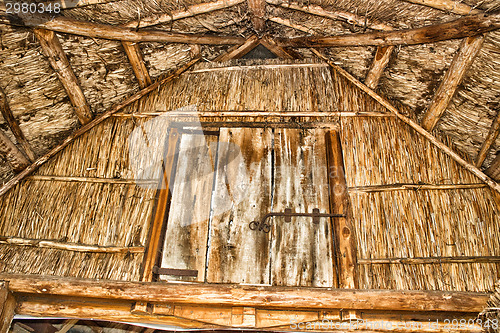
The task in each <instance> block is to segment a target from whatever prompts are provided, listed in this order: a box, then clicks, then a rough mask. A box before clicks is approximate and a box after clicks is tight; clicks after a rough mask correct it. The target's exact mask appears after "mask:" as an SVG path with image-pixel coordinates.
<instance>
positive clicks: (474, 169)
mask: <svg viewBox="0 0 500 333" xmlns="http://www.w3.org/2000/svg"><path fill="white" fill-rule="evenodd" d="M311 52H313V53H314V54H316V55H317V56H318V57H320V58H321V59H323V60H325V61H326V62H327V63H328V64H329V65H330V66H331V67H332V68H333V69H334V70H336V71H337V72H338V73H339V74H340V75H342V76H344V77H345V78H346V79H348V80H349V81H350V82H352V83H353V84H354V85H355V86H356V87H358V88H360V89H361V90H363V91H364V92H365V93H367V94H368V95H369V96H371V97H372V98H373V99H375V100H376V101H377V102H379V103H380V104H381V105H382V106H384V107H385V108H387V109H388V110H389V111H391V112H392V113H394V114H395V115H396V117H398V118H399V119H400V120H402V121H403V122H404V123H406V124H407V125H408V126H410V127H412V128H413V129H414V130H415V131H417V132H418V133H420V134H421V135H422V136H424V137H425V138H426V139H427V140H429V141H430V142H431V143H432V144H433V145H434V146H436V147H437V148H438V149H440V150H441V151H443V152H444V153H445V154H447V155H448V156H450V157H451V158H452V159H453V160H455V161H456V162H457V163H458V164H460V165H461V166H463V167H464V168H465V169H467V170H468V171H469V172H471V173H472V174H474V175H475V176H476V177H478V178H479V179H481V180H482V181H483V182H485V183H486V184H488V186H489V187H491V188H492V189H493V190H495V191H497V192H498V193H500V184H498V183H497V182H495V181H494V180H492V179H491V178H490V177H488V176H487V175H486V174H484V173H483V172H482V171H481V170H479V169H478V168H477V167H476V166H474V165H472V164H471V163H469V162H467V161H466V160H464V159H463V158H462V157H461V156H460V155H458V154H457V153H455V152H454V151H453V149H451V148H450V147H448V146H447V145H445V144H444V143H442V142H441V141H439V140H438V139H437V138H436V137H435V136H434V135H432V134H431V133H429V132H428V131H426V130H425V129H424V128H422V126H420V125H419V124H417V123H416V122H415V121H413V120H412V119H410V118H408V117H407V116H405V115H403V114H402V113H401V112H400V111H399V110H398V109H397V108H396V107H394V106H393V105H392V104H391V103H390V102H389V101H388V100H387V99H385V98H384V97H382V96H380V95H379V94H377V93H376V92H375V91H373V90H372V89H370V88H368V87H367V86H366V85H365V84H364V83H362V82H360V81H359V80H358V79H356V78H355V77H354V76H352V75H351V74H349V73H348V72H347V71H345V70H343V69H342V68H341V67H339V66H337V65H335V64H334V63H333V62H331V61H330V60H328V58H327V57H325V56H324V55H322V54H321V53H320V52H319V51H317V50H315V49H311Z"/></svg>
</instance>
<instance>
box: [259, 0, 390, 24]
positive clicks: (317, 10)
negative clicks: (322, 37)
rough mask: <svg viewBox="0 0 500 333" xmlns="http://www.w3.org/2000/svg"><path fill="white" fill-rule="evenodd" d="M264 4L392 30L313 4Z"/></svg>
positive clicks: (275, 0) (274, 1) (278, 0)
mask: <svg viewBox="0 0 500 333" xmlns="http://www.w3.org/2000/svg"><path fill="white" fill-rule="evenodd" d="M266 2H267V3H268V4H271V5H275V6H280V7H283V8H289V9H293V10H297V11H301V12H304V13H308V14H311V15H316V16H321V17H327V18H329V19H332V20H341V21H345V22H347V23H350V24H355V25H358V26H361V27H366V28H370V29H374V30H382V31H385V30H392V27H391V26H390V25H387V24H384V23H378V22H372V21H370V20H368V19H367V18H366V17H365V16H358V15H356V14H352V13H349V12H344V11H340V10H335V11H331V10H325V9H323V8H322V7H321V6H317V5H313V4H309V5H306V6H304V5H302V4H300V3H297V2H291V1H286V0H266Z"/></svg>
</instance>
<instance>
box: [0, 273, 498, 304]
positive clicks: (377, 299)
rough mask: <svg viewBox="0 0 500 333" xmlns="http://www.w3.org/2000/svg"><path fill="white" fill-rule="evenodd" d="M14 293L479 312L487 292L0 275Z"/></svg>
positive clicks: (220, 302)
mask: <svg viewBox="0 0 500 333" xmlns="http://www.w3.org/2000/svg"><path fill="white" fill-rule="evenodd" d="M0 280H5V281H8V282H9V289H10V290H11V292H12V293H14V294H16V293H19V294H31V295H36V296H38V297H41V296H49V295H53V296H65V297H66V296H67V297H78V298H80V299H85V298H94V299H95V298H102V299H108V300H129V301H136V302H137V301H139V302H152V303H174V304H192V305H195V304H198V305H217V306H250V307H265V308H269V309H273V308H306V309H358V310H361V309H366V310H399V311H454V312H480V311H481V310H482V309H483V308H484V306H485V304H486V302H487V300H488V299H489V294H488V293H475V292H474V293H473V292H448V291H416V290H359V289H335V288H306V287H278V286H251V285H226V284H205V283H189V284H188V283H167V282H161V283H154V282H128V281H105V280H98V281H97V280H92V279H76V278H66V277H59V276H57V277H56V276H54V277H48V276H40V275H18V274H0Z"/></svg>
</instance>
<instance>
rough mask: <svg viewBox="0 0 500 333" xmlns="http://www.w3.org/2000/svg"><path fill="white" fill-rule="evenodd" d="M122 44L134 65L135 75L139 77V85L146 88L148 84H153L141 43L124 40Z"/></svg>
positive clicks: (131, 63)
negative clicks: (140, 46)
mask: <svg viewBox="0 0 500 333" xmlns="http://www.w3.org/2000/svg"><path fill="white" fill-rule="evenodd" d="M122 46H123V49H124V50H125V53H126V54H127V57H128V60H129V62H130V65H131V66H132V70H133V71H134V74H135V77H136V78H137V82H138V83H139V87H140V88H141V89H144V88H146V87H147V86H149V85H151V83H153V82H152V81H151V77H150V76H149V72H148V69H147V68H146V65H145V64H144V59H143V57H142V52H141V49H140V48H139V44H138V43H133V42H126V41H122Z"/></svg>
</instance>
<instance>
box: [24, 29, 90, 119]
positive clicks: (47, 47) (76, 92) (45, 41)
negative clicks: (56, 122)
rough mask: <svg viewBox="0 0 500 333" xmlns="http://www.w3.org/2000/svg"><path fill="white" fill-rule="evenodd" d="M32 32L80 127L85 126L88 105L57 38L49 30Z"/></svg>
mask: <svg viewBox="0 0 500 333" xmlns="http://www.w3.org/2000/svg"><path fill="white" fill-rule="evenodd" d="M33 32H34V33H35V36H36V37H37V38H38V41H39V42H40V45H41V47H42V50H43V53H44V54H45V56H46V57H47V59H48V60H49V63H50V65H51V67H52V69H53V70H54V71H55V72H56V74H57V77H58V78H59V81H61V83H62V85H63V87H64V89H65V90H66V93H67V94H68V96H69V99H70V101H71V104H72V105H73V109H74V110H75V113H76V116H77V117H78V120H79V121H80V123H81V124H82V125H85V124H87V123H88V122H90V121H91V120H92V112H91V111H90V105H89V103H88V102H87V99H86V98H85V95H84V94H83V91H82V88H81V87H80V84H79V83H78V80H77V78H76V76H75V73H74V72H73V68H71V65H70V63H69V60H68V58H67V57H66V54H65V53H64V50H63V48H62V45H61V43H60V42H59V38H58V37H57V35H56V34H55V33H54V32H53V31H50V30H44V29H34V31H33Z"/></svg>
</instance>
